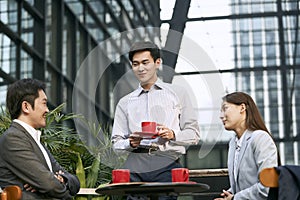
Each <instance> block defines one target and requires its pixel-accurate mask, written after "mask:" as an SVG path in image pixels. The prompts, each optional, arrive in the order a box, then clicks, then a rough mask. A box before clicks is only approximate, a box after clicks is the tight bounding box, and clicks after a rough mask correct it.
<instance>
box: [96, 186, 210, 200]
mask: <svg viewBox="0 0 300 200" xmlns="http://www.w3.org/2000/svg"><path fill="white" fill-rule="evenodd" d="M209 188H210V187H209V186H208V185H207V184H202V183H196V182H175V183H174V182H164V183H161V182H159V183H157V182H153V183H152V182H151V183H148V182H130V183H116V184H107V185H104V186H100V187H99V188H97V189H96V193H98V194H101V195H122V196H123V195H147V196H149V197H150V198H151V199H158V197H159V196H182V195H197V194H198V193H201V192H204V191H206V190H209Z"/></svg>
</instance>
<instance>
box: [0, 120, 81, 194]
mask: <svg viewBox="0 0 300 200" xmlns="http://www.w3.org/2000/svg"><path fill="white" fill-rule="evenodd" d="M45 149H46V148H45ZM46 151H47V153H48V155H49V157H50V160H51V163H52V171H53V172H51V171H50V169H49V167H48V165H47V163H46V160H45V158H44V156H43V153H42V151H41V150H40V148H39V146H38V145H37V144H36V142H35V141H34V139H33V138H32V137H31V135H30V134H29V133H28V132H27V131H26V130H25V129H24V128H23V127H22V126H21V125H19V124H18V123H16V122H13V123H12V124H11V126H10V127H9V129H8V130H7V131H5V133H4V134H3V135H2V136H1V137H0V187H2V188H4V187H5V186H7V185H18V186H20V187H21V188H22V190H23V191H22V199H71V198H72V196H74V195H76V194H77V192H78V191H79V188H80V183H79V180H78V178H77V177H76V176H74V175H72V174H70V173H68V172H67V171H65V170H64V169H63V168H62V167H61V166H60V165H59V163H58V162H57V161H56V160H55V159H54V157H53V156H52V155H51V153H50V152H49V151H48V150H47V149H46ZM59 170H62V171H63V172H64V174H63V177H64V179H65V182H66V184H62V183H60V182H59V181H58V180H57V179H56V178H55V177H54V173H55V172H58V171H59ZM26 183H27V184H29V185H30V186H32V187H33V188H35V189H36V190H37V192H34V193H32V192H27V191H25V190H24V187H23V186H24V184H26Z"/></svg>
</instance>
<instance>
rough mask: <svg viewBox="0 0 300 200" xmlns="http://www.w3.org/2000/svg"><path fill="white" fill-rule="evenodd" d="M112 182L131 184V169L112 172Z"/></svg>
mask: <svg viewBox="0 0 300 200" xmlns="http://www.w3.org/2000/svg"><path fill="white" fill-rule="evenodd" d="M112 182H113V183H128V182H130V170H129V169H114V170H112Z"/></svg>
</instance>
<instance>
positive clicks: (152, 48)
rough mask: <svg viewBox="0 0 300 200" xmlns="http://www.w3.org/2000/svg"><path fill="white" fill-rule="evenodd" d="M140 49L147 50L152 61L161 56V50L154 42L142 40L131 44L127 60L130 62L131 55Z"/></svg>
mask: <svg viewBox="0 0 300 200" xmlns="http://www.w3.org/2000/svg"><path fill="white" fill-rule="evenodd" d="M140 51H149V52H150V55H151V57H152V58H153V60H154V61H156V60H157V59H159V58H161V51H160V49H159V48H158V46H157V45H156V44H154V43H152V42H149V41H145V42H144V41H142V42H136V43H134V44H133V45H132V46H131V48H130V50H129V53H128V58H129V60H130V61H131V62H132V59H133V55H134V54H135V53H136V52H140Z"/></svg>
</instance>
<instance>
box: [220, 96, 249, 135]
mask: <svg viewBox="0 0 300 200" xmlns="http://www.w3.org/2000/svg"><path fill="white" fill-rule="evenodd" d="M220 119H221V120H222V122H223V125H224V127H225V129H226V130H234V131H236V130H238V129H242V128H243V126H244V122H245V119H246V112H245V104H241V105H236V104H233V103H228V102H227V101H223V103H222V107H221V113H220Z"/></svg>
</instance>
